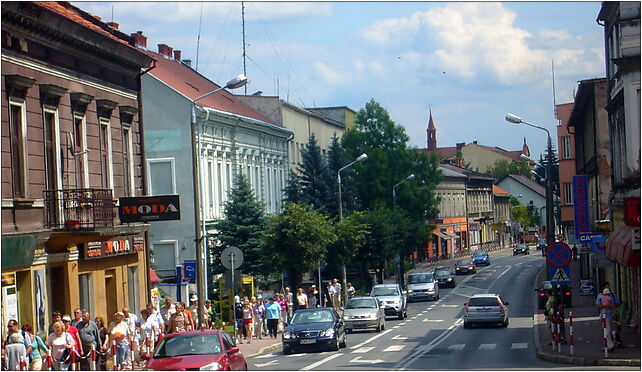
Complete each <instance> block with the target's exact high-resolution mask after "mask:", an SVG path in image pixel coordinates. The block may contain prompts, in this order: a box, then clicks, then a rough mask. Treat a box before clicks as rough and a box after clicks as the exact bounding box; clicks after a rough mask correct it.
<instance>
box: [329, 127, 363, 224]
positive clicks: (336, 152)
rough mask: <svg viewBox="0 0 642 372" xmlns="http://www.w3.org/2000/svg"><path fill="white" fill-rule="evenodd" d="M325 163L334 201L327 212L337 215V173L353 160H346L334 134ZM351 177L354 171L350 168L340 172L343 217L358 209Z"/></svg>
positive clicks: (344, 153)
mask: <svg viewBox="0 0 642 372" xmlns="http://www.w3.org/2000/svg"><path fill="white" fill-rule="evenodd" d="M327 161H328V169H329V171H330V175H331V177H332V181H333V186H332V190H333V192H334V195H335V197H334V200H333V201H332V202H331V203H330V204H331V205H330V208H329V210H330V211H331V212H332V213H333V214H334V215H338V213H339V212H338V210H339V195H338V193H339V190H338V185H337V172H339V169H341V168H343V167H344V166H346V165H347V164H349V163H350V162H352V161H354V159H348V158H347V156H346V152H345V150H344V149H343V147H342V146H341V142H340V141H339V138H338V137H337V136H336V134H335V135H333V136H332V143H331V144H330V149H329V151H328V159H327ZM353 175H354V169H353V168H352V167H349V168H346V169H344V170H343V171H342V172H341V202H342V203H341V204H343V214H344V215H346V214H348V213H349V212H350V211H351V210H354V209H358V208H359V202H358V197H357V190H356V189H355V187H354V183H353V182H352V177H353Z"/></svg>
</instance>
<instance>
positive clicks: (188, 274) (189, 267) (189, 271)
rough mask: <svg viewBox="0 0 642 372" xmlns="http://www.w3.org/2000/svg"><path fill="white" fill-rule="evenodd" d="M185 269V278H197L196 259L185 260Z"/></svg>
mask: <svg viewBox="0 0 642 372" xmlns="http://www.w3.org/2000/svg"><path fill="white" fill-rule="evenodd" d="M183 270H184V271H185V277H184V278H185V279H196V261H195V260H185V261H184V262H183Z"/></svg>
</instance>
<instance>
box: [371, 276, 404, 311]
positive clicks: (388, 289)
mask: <svg viewBox="0 0 642 372" xmlns="http://www.w3.org/2000/svg"><path fill="white" fill-rule="evenodd" d="M370 296H373V297H376V298H377V299H378V300H379V301H381V302H382V304H383V309H384V312H385V314H386V315H396V316H397V317H398V318H399V319H403V318H407V317H408V312H407V311H408V303H407V301H406V291H402V290H401V287H399V284H377V285H375V286H374V287H372V292H370Z"/></svg>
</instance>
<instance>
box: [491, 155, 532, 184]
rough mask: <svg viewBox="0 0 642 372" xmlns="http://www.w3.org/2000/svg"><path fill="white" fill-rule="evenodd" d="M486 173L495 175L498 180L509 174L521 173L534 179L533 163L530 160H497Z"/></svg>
mask: <svg viewBox="0 0 642 372" xmlns="http://www.w3.org/2000/svg"><path fill="white" fill-rule="evenodd" d="M486 173H488V174H489V175H490V176H491V177H494V178H495V179H496V180H497V181H499V180H501V179H502V178H504V177H506V176H507V175H509V174H521V175H522V176H525V177H528V178H530V179H533V174H532V173H531V165H530V163H529V162H528V161H519V162H514V161H509V160H506V159H501V160H497V161H496V162H495V164H494V165H493V166H492V167H488V169H486Z"/></svg>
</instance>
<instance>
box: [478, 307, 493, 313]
mask: <svg viewBox="0 0 642 372" xmlns="http://www.w3.org/2000/svg"><path fill="white" fill-rule="evenodd" d="M477 311H479V312H480V313H488V312H491V311H493V309H491V308H490V307H482V308H481V309H479V310H477Z"/></svg>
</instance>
